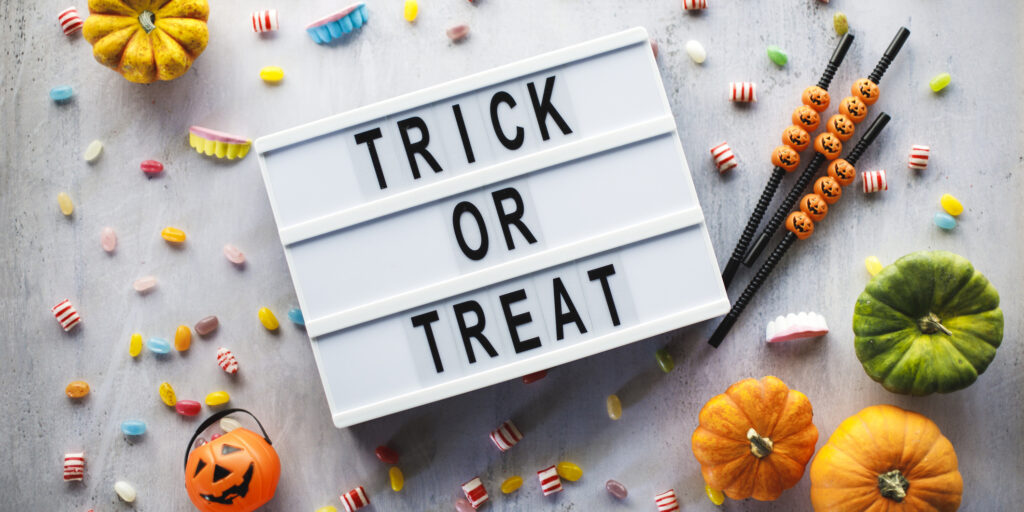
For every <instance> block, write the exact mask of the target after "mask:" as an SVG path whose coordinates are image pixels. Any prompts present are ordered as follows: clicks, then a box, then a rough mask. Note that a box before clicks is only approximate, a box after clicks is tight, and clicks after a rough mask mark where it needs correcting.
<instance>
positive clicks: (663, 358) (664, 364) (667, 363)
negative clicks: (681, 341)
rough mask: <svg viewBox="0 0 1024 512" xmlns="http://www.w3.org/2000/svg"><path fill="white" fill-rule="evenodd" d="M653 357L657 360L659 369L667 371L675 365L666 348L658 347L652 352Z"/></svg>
mask: <svg viewBox="0 0 1024 512" xmlns="http://www.w3.org/2000/svg"><path fill="white" fill-rule="evenodd" d="M654 359H656V360H657V361H658V367H660V368H661V371H663V372H665V373H668V372H671V371H672V369H673V368H675V367H676V363H675V361H673V360H672V354H669V353H668V351H667V350H665V349H663V348H660V349H658V350H657V351H656V352H655V353H654Z"/></svg>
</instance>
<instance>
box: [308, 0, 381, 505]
mask: <svg viewBox="0 0 1024 512" xmlns="http://www.w3.org/2000/svg"><path fill="white" fill-rule="evenodd" d="M368 20H369V13H368V12H367V10H366V5H365V4H363V3H361V2H360V3H358V4H355V5H350V6H348V7H346V8H344V9H342V10H340V11H338V12H336V13H334V14H330V15H328V16H325V17H323V18H321V19H319V20H317V21H314V22H313V23H310V24H309V25H307V26H306V32H307V33H309V36H310V37H312V38H313V41H315V42H316V43H317V44H325V43H329V42H331V41H333V40H335V39H337V38H339V37H341V36H343V35H345V34H348V33H350V32H352V31H354V30H355V29H357V28H360V27H362V26H363V25H364V24H365V23H366V22H367V21H368ZM350 512H351V511H350Z"/></svg>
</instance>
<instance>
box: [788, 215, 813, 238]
mask: <svg viewBox="0 0 1024 512" xmlns="http://www.w3.org/2000/svg"><path fill="white" fill-rule="evenodd" d="M786 229H787V230H788V231H789V232H791V233H793V234H794V235H796V237H797V238H799V239H800V240H806V239H808V238H810V237H811V235H813V234H814V221H812V220H811V216H810V215H807V214H806V213H804V212H793V213H790V214H789V217H786Z"/></svg>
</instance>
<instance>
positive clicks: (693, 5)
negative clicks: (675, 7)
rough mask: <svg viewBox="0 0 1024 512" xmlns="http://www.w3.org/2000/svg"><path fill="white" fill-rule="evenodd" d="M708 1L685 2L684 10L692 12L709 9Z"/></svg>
mask: <svg viewBox="0 0 1024 512" xmlns="http://www.w3.org/2000/svg"><path fill="white" fill-rule="evenodd" d="M707 8H708V0H683V9H685V10H687V11H692V10H694V9H707Z"/></svg>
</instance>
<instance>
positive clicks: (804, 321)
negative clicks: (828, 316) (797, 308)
mask: <svg viewBox="0 0 1024 512" xmlns="http://www.w3.org/2000/svg"><path fill="white" fill-rule="evenodd" d="M825 334H828V325H826V324H825V317H823V316H821V315H819V314H817V313H807V312H801V313H799V314H794V313H790V314H788V315H786V316H780V317H778V318H776V319H775V320H772V321H771V322H768V329H767V333H766V338H767V340H768V343H774V342H776V341H790V340H802V339H807V338H817V337H818V336H824V335H825Z"/></svg>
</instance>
